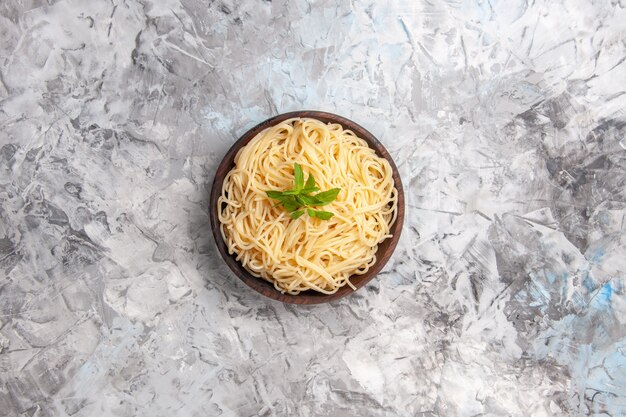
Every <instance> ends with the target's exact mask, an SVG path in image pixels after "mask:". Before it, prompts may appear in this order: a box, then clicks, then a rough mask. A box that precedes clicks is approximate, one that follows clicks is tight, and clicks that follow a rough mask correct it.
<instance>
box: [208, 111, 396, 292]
mask: <svg viewBox="0 0 626 417" xmlns="http://www.w3.org/2000/svg"><path fill="white" fill-rule="evenodd" d="M294 162H297V163H299V164H300V165H301V166H302V169H303V171H304V173H305V176H307V177H308V175H309V174H312V175H313V176H314V178H315V181H316V182H317V185H318V187H319V188H320V190H322V191H324V190H329V189H331V188H335V187H337V188H341V191H340V192H339V195H338V196H337V199H336V200H335V201H333V202H332V203H330V204H329V205H326V206H324V207H323V210H327V211H330V212H332V213H334V216H333V217H332V218H331V219H329V220H320V219H317V218H312V217H309V216H308V215H304V216H302V217H300V218H298V219H296V220H292V219H291V218H290V217H289V213H288V212H287V211H285V209H284V208H283V207H281V206H275V204H276V201H275V200H271V199H270V198H268V196H267V194H266V191H268V190H278V191H284V190H288V189H290V188H292V187H293V181H294V169H293V167H294ZM217 204H218V207H217V208H218V213H219V221H220V229H221V233H222V237H223V238H224V241H225V242H226V245H227V246H228V251H229V253H230V254H233V253H234V254H236V257H237V260H238V261H239V262H241V264H242V265H243V266H244V267H245V268H246V269H247V270H248V271H249V272H250V273H251V274H252V275H254V276H256V277H262V278H263V279H265V280H267V281H269V282H272V283H273V284H274V286H275V287H276V289H277V290H279V291H281V292H283V293H285V292H286V293H289V294H298V293H300V292H301V291H305V290H315V291H319V292H321V293H324V294H333V293H335V292H336V291H337V290H338V289H339V288H341V287H342V286H344V285H349V286H350V287H352V288H353V289H355V287H354V286H353V285H352V283H351V282H350V281H349V278H350V276H351V275H353V274H357V275H359V274H364V273H365V272H367V270H368V269H369V268H370V267H371V266H372V265H374V263H375V262H376V250H377V249H378V244H379V243H381V242H382V241H383V240H385V239H387V238H389V237H391V234H390V227H391V225H392V224H393V223H394V221H395V219H396V215H397V191H396V189H395V187H394V182H393V178H392V169H391V166H390V165H389V162H388V161H387V160H386V159H384V158H381V157H379V156H377V155H376V154H375V152H374V150H373V149H371V148H370V147H368V145H367V143H366V142H365V141H364V140H363V139H360V138H358V137H357V136H356V135H355V134H354V133H353V132H352V131H350V130H344V129H343V128H342V126H341V125H339V124H328V125H327V124H324V123H323V122H321V121H319V120H316V119H305V118H302V119H300V118H295V119H289V120H285V121H284V122H282V123H280V124H278V125H276V126H272V127H269V128H267V129H265V130H263V131H262V132H260V133H259V134H257V135H256V136H255V137H254V138H253V139H252V140H251V141H250V142H249V143H248V144H247V145H246V146H244V147H243V148H241V149H240V150H239V152H238V153H237V156H236V157H235V167H234V168H233V169H232V170H231V171H230V172H229V173H228V174H227V175H226V177H225V179H224V182H223V184H222V194H221V196H220V198H219V200H218V203H217Z"/></svg>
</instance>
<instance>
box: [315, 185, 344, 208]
mask: <svg viewBox="0 0 626 417" xmlns="http://www.w3.org/2000/svg"><path fill="white" fill-rule="evenodd" d="M339 191H341V188H331V189H330V190H328V191H324V192H322V193H319V194H315V198H317V199H318V200H319V202H320V203H319V204H317V205H318V206H325V205H326V204H330V203H332V202H333V201H335V199H336V198H337V195H338V194H339Z"/></svg>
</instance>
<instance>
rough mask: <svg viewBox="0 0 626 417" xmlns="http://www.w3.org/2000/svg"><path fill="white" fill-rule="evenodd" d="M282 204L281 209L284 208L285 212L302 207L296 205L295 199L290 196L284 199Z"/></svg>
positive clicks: (298, 204)
mask: <svg viewBox="0 0 626 417" xmlns="http://www.w3.org/2000/svg"><path fill="white" fill-rule="evenodd" d="M282 203H283V207H284V208H285V210H287V211H289V212H292V211H296V210H298V209H299V208H300V207H302V204H300V203H298V202H297V201H296V198H295V197H294V196H292V195H289V196H287V198H285V200H284V201H283V202H282Z"/></svg>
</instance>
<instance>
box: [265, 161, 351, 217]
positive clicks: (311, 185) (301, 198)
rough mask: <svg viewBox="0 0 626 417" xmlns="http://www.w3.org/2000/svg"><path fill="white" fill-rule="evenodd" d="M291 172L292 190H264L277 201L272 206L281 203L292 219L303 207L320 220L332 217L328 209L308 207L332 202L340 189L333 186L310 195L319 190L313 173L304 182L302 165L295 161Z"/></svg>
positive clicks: (301, 211)
mask: <svg viewBox="0 0 626 417" xmlns="http://www.w3.org/2000/svg"><path fill="white" fill-rule="evenodd" d="M293 174H294V188H293V189H292V190H287V191H266V192H265V193H266V194H267V196H268V197H269V198H271V199H273V200H278V201H279V202H278V203H277V204H275V205H274V206H273V207H276V206H278V205H282V206H283V208H284V209H285V210H287V211H288V212H289V213H290V214H289V217H291V218H292V219H294V220H295V219H298V218H299V217H300V216H302V215H303V214H304V210H301V209H304V208H306V211H307V213H308V214H309V216H311V217H316V218H318V219H321V220H328V219H330V218H331V217H333V216H334V214H333V213H331V212H329V211H323V210H313V209H312V208H310V207H317V206H325V205H326V204H330V203H332V202H333V201H334V200H335V199H336V198H337V195H338V194H339V191H341V189H340V188H333V189H330V190H328V191H324V192H321V193H318V194H316V195H310V193H313V192H315V191H318V190H319V188H318V187H317V185H316V184H315V178H313V175H311V174H309V177H308V178H307V180H306V184H305V183H304V172H303V171H302V166H301V165H300V164H299V163H297V162H295V163H294V164H293Z"/></svg>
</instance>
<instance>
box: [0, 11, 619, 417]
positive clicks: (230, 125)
mask: <svg viewBox="0 0 626 417" xmlns="http://www.w3.org/2000/svg"><path fill="white" fill-rule="evenodd" d="M625 7H626V5H625V4H624V3H623V2H622V1H612V2H611V1H598V2H595V4H592V3H589V2H583V1H567V2H563V4H561V3H560V2H559V3H552V4H550V5H547V4H546V3H545V2H543V1H536V2H535V1H533V2H526V1H511V2H509V1H507V2H479V3H474V2H467V3H464V2H454V1H450V2H443V1H438V0H435V1H433V2H408V1H407V2H403V3H402V2H394V3H389V4H387V2H382V1H381V2H375V3H374V2H370V3H367V2H357V1H340V2H337V3H333V2H331V1H316V2H311V3H309V2H307V1H303V0H300V1H294V2H289V3H288V2H286V1H284V0H282V1H281V0H273V1H271V2H269V1H261V0H249V1H245V2H243V3H240V2H233V1H225V2H222V1H220V0H217V1H210V2H203V1H198V0H181V1H180V2H179V1H152V2H151V1H143V2H139V1H131V0H128V1H121V0H112V1H88V2H87V1H72V2H66V1H58V2H57V1H52V0H50V1H49V2H48V3H46V2H43V1H38V0H30V1H16V0H3V1H2V2H1V3H0V39H1V42H0V74H1V78H0V127H1V129H0V204H1V205H0V219H1V222H0V268H1V269H0V414H1V415H9V416H16V415H28V416H33V415H35V416H46V415H57V416H63V415H75V416H131V415H139V416H174V415H176V416H207V415H208V416H214V415H215V416H216V415H222V416H239V415H241V416H255V415H263V416H269V415H276V416H284V415H290V416H313V415H316V416H414V415H419V416H472V415H489V416H530V415H532V416H544V415H545V416H547V415H588V414H593V415H597V416H605V415H612V416H618V415H622V416H623V415H625V414H626V359H625V355H626V341H625V330H624V329H625V327H626V326H625V321H626V297H625V296H624V291H625V290H624V284H625V276H624V271H626V250H625V242H624V240H625V233H624V221H625V215H626V203H625V188H626V151H625V148H626V139H625V136H626V115H625V114H624V108H625V107H626V94H625V88H626V63H625V61H624V60H625V57H626V46H625V41H624V38H625V33H626V12H625ZM298 109H321V110H327V111H333V112H337V113H339V114H342V115H344V116H347V117H351V118H353V119H354V120H356V121H357V122H359V123H361V124H363V125H364V126H365V127H367V128H368V129H370V130H371V131H372V132H373V133H375V134H376V135H378V136H379V138H380V140H381V141H382V142H383V143H384V144H385V145H386V146H387V147H388V149H389V150H390V152H391V153H392V155H393V156H394V158H395V159H396V162H397V164H398V166H399V169H400V170H401V173H402V176H403V179H404V185H405V189H406V194H407V199H408V206H407V218H406V227H405V230H404V232H403V236H402V240H401V243H400V245H399V248H398V250H397V252H396V254H395V256H394V257H393V259H392V261H391V262H390V264H389V265H388V267H387V268H386V269H385V273H383V274H381V275H380V277H379V278H378V279H377V280H375V281H374V282H373V283H372V284H370V285H368V286H367V287H366V288H364V289H363V290H361V291H360V292H359V293H357V294H355V295H353V296H351V297H349V298H347V299H344V300H342V301H340V302H337V303H334V304H332V305H322V306H317V307H311V308H306V307H291V306H285V305H281V304H277V303H274V302H272V301H268V300H266V299H262V298H259V297H258V296H257V295H256V294H254V293H252V292H251V291H250V290H248V289H247V288H245V287H244V286H242V285H241V284H240V283H239V282H238V281H237V280H236V279H235V278H234V277H233V275H232V274H230V273H229V271H227V270H226V268H225V266H224V264H223V263H222V261H221V260H220V259H219V258H218V256H217V254H216V250H215V247H214V245H213V242H212V240H211V237H210V230H209V227H208V221H207V213H206V211H207V208H206V206H207V198H208V187H209V186H210V183H211V180H212V174H213V172H214V170H215V169H216V166H217V163H218V161H219V159H220V158H221V156H222V155H223V154H224V153H225V152H226V150H227V149H228V147H229V146H230V145H231V144H232V143H233V141H234V140H235V138H236V137H238V135H240V134H241V133H243V132H244V131H245V130H246V129H247V128H249V127H251V126H253V125H254V124H256V123H257V122H259V121H260V120H263V119H265V118H267V117H269V116H271V115H274V114H276V113H280V112H285V111H291V110H298ZM481 413H482V414H481Z"/></svg>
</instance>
